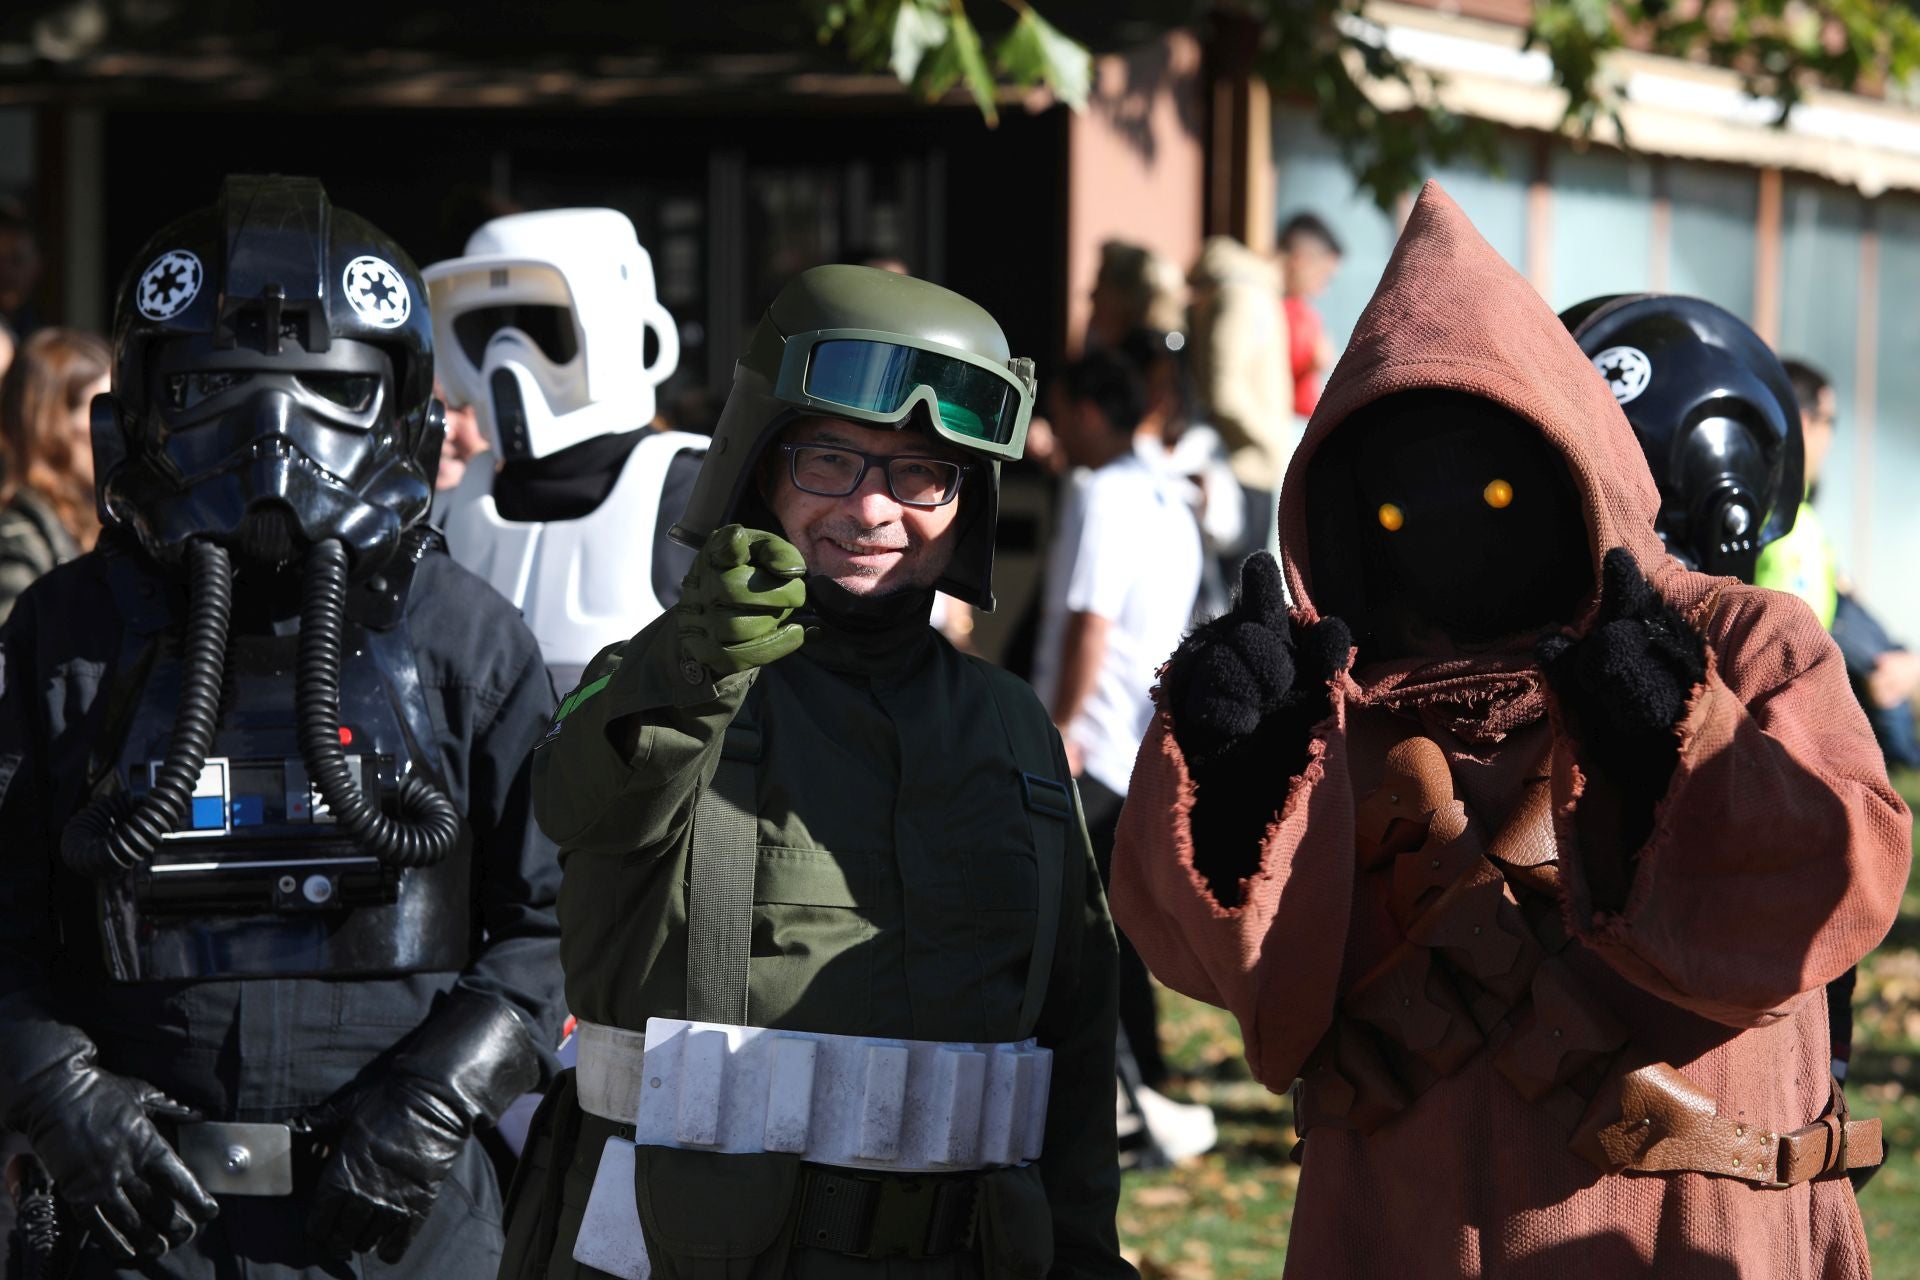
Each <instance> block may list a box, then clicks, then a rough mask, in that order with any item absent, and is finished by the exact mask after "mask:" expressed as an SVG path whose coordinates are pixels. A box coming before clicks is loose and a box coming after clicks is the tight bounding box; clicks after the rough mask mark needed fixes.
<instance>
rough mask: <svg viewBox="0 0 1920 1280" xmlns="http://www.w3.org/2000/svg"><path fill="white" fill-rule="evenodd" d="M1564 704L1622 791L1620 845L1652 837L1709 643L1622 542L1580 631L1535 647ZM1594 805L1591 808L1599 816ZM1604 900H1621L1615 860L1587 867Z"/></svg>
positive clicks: (1592, 758)
mask: <svg viewBox="0 0 1920 1280" xmlns="http://www.w3.org/2000/svg"><path fill="white" fill-rule="evenodd" d="M1536 652H1537V654H1538V656H1539V659H1540V666H1541V668H1542V670H1544V671H1545V672H1546V674H1547V681H1548V683H1549V684H1550V685H1552V687H1553V691H1554V694H1555V696H1557V697H1558V698H1559V699H1560V703H1561V707H1562V709H1563V710H1564V711H1565V712H1566V715H1565V717H1564V719H1565V721H1566V723H1567V725H1568V728H1569V729H1570V730H1571V732H1572V733H1573V735H1574V740H1575V743H1576V745H1577V749H1578V754H1579V758H1580V762H1581V765H1582V767H1583V768H1585V769H1586V770H1587V771H1588V773H1589V774H1598V775H1600V777H1601V779H1602V781H1603V783H1604V785H1603V786H1602V787H1601V788H1599V790H1598V791H1597V792H1594V793H1593V794H1594V795H1605V794H1610V793H1611V794H1616V795H1617V797H1618V805H1619V813H1618V815H1617V821H1618V825H1617V828H1615V827H1614V825H1613V820H1611V819H1609V820H1608V822H1607V823H1606V824H1605V827H1606V829H1608V830H1609V831H1610V832H1612V831H1617V844H1618V846H1619V848H1618V849H1616V850H1615V852H1617V853H1619V854H1622V855H1625V854H1630V853H1631V852H1632V851H1634V850H1637V849H1639V848H1640V846H1641V845H1643V844H1645V843H1646V840H1647V837H1648V836H1649V835H1650V834H1651V832H1652V830H1653V810H1654V807H1655V806H1656V805H1658V804H1659V802H1660V798H1661V797H1662V796H1664V795H1665V794H1666V793H1667V786H1668V784H1669V783H1670V782H1671V781H1672V780H1673V770H1674V766H1675V765H1676V764H1678V763H1679V760H1680V741H1679V737H1678V735H1677V734H1676V733H1675V732H1674V728H1675V726H1677V725H1678V724H1679V723H1680V720H1681V718H1682V717H1683V716H1684V715H1685V714H1686V710H1687V699H1688V697H1689V696H1690V695H1691V694H1692V692H1693V690H1694V689H1696V688H1698V687H1699V685H1700V682H1701V681H1703V680H1705V679H1706V678H1707V646H1706V643H1705V642H1704V641H1703V640H1701V638H1700V636H1699V635H1698V634H1697V633H1696V632H1695V631H1694V629H1693V628H1692V627H1691V626H1689V625H1688V624H1687V620H1686V619H1685V618H1682V617H1681V616H1680V615H1679V614H1678V613H1676V612H1675V611H1674V610H1673V608H1672V606H1670V605H1668V604H1667V602H1666V601H1664V600H1662V599H1661V598H1660V596H1659V594H1658V593H1657V592H1655V591H1654V589H1653V584H1652V583H1651V582H1649V581H1647V576H1646V575H1645V574H1644V573H1642V572H1640V566H1639V565H1638V564H1637V563H1635V561H1634V558H1633V555H1632V553H1631V552H1629V551H1628V550H1627V549H1626V548H1625V547H1615V548H1614V549H1613V550H1611V551H1609V552H1607V555H1606V559H1605V561H1604V562H1603V563H1602V566H1601V574H1600V612H1599V614H1598V616H1597V617H1596V618H1595V620H1594V625H1593V629H1592V630H1591V631H1589V632H1588V633H1587V634H1586V635H1584V636H1582V637H1580V638H1579V639H1577V640H1576V639H1572V638H1569V637H1567V636H1562V635H1550V636H1547V637H1545V638H1544V639H1542V640H1541V641H1540V643H1539V646H1538V648H1537V650H1536ZM1593 816H1595V815H1590V819H1591V817H1593ZM1590 872H1591V874H1592V875H1593V876H1594V877H1595V878H1596V883H1595V885H1594V886H1593V888H1594V894H1595V898H1596V902H1597V903H1598V904H1599V905H1613V904H1615V903H1616V902H1617V901H1624V895H1625V888H1626V882H1625V879H1624V878H1623V877H1621V876H1620V875H1619V874H1618V869H1616V868H1608V867H1607V866H1605V865H1604V864H1601V863H1596V864H1595V865H1594V866H1593V867H1591V868H1590Z"/></svg>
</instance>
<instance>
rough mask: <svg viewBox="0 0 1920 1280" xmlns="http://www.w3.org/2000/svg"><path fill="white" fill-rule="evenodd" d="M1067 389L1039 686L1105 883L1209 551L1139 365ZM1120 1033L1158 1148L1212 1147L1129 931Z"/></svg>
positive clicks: (1093, 375)
mask: <svg viewBox="0 0 1920 1280" xmlns="http://www.w3.org/2000/svg"><path fill="white" fill-rule="evenodd" d="M1062 384H1063V394H1062V395H1061V397H1060V400H1059V417H1058V419H1057V420H1056V422H1055V429H1056V430H1057V431H1058V433H1059V437H1060V441H1061V443H1062V445H1063V446H1064V447H1065V449H1066V450H1067V454H1068V457H1069V458H1070V460H1071V461H1072V462H1073V463H1074V465H1075V468H1076V470H1075V472H1074V476H1073V480H1072V483H1071V488H1070V490H1069V494H1068V498H1067V503H1066V509H1065V511H1064V512H1063V514H1062V516H1061V520H1060V525H1059V528H1058V530H1057V531H1056V532H1055V535H1054V540H1053V547H1052V552H1051V554H1050V555H1049V557H1048V561H1047V570H1046V578H1045V582H1044V585H1043V587H1042V593H1043V594H1042V599H1041V616H1040V638H1039V644H1038V647H1037V649H1036V650H1035V655H1034V679H1033V684H1034V690H1035V692H1037V693H1038V694H1039V695H1040V701H1041V702H1042V704H1044V705H1045V706H1046V708H1047V710H1048V712H1049V714H1051V715H1052V717H1053V722H1054V724H1055V726H1057V727H1058V728H1059V730H1060V737H1061V740H1062V741H1063V742H1064V743H1065V745H1066V749H1067V763H1068V765H1069V767H1071V768H1072V770H1073V773H1074V776H1075V778H1076V779H1077V780H1078V783H1079V787H1080V800H1081V806H1082V809H1083V811H1084V813H1085V815H1086V820H1087V835H1088V838H1089V839H1090V840H1091V842H1092V844H1093V856H1094V861H1095V863H1096V864H1097V865H1098V866H1099V869H1100V874H1101V877H1102V878H1103V879H1104V878H1106V877H1107V876H1108V875H1109V873H1110V870H1111V867H1112V861H1113V840H1114V831H1115V828H1116V827H1117V826H1118V824H1119V821H1120V806H1121V803H1122V801H1123V800H1124V799H1125V797H1126V793H1127V783H1128V780H1129V779H1130V778H1131V777H1132V774H1133V759H1134V756H1135V754H1137V753H1138V751H1139V749H1140V739H1141V738H1142V737H1143V736H1145V734H1146V731H1147V724H1148V722H1149V721H1150V720H1151V719H1152V717H1153V701H1152V697H1151V690H1152V687H1153V682H1154V676H1155V672H1156V671H1157V670H1158V668H1159V666H1160V663H1161V662H1162V661H1163V660H1164V659H1165V658H1166V655H1167V654H1168V653H1169V652H1171V647H1172V646H1174V645H1177V644H1178V643H1179V641H1180V637H1181V635H1182V634H1183V633H1184V632H1185V631H1186V628H1187V621H1188V618H1189V616H1190V614H1191V613H1192V610H1193V603H1194V599H1195V596H1196V595H1197V594H1198V592H1199V589H1200V571H1201V566H1200V561H1201V554H1202V553H1201V546H1200V530H1199V527H1198V525H1197V524H1196V522H1195V520H1194V516H1193V513H1192V511H1191V510H1190V509H1189V507H1188V505H1187V500H1186V497H1185V495H1184V493H1183V492H1182V486H1181V485H1180V484H1178V483H1177V482H1175V481H1173V480H1171V479H1170V478H1169V477H1168V475H1167V474H1166V472H1165V471H1164V470H1163V469H1161V468H1159V467H1156V466H1152V465H1149V463H1148V462H1147V461H1146V460H1145V459H1144V458H1142V457H1141V455H1140V454H1139V453H1138V452H1137V451H1136V449H1135V446H1134V438H1135V433H1136V432H1137V431H1138V430H1139V428H1140V425H1141V422H1142V420H1143V419H1145V418H1146V416H1147V412H1148V401H1147V392H1146V387H1145V385H1144V383H1143V380H1142V378H1141V376H1140V372H1139V370H1138V369H1136V368H1135V367H1134V364H1133V362H1132V361H1131V360H1129V359H1128V358H1127V356H1126V355H1125V354H1123V353H1122V352H1120V351H1094V352H1090V353H1089V354H1087V355H1085V356H1083V357H1081V359H1080V360H1078V361H1076V362H1075V363H1074V364H1072V365H1070V366H1069V367H1068V368H1067V370H1066V372H1065V375H1064V377H1063V379H1062ZM1120 1030H1121V1034H1122V1037H1123V1039H1124V1041H1125V1044H1124V1045H1123V1048H1126V1049H1130V1050H1131V1052H1132V1058H1133V1061H1134V1063H1135V1064H1137V1066H1138V1084H1135V1085H1132V1088H1131V1089H1130V1092H1132V1093H1133V1094H1134V1100H1135V1101H1137V1103H1138V1104H1139V1109H1140V1112H1141V1119H1142V1121H1143V1123H1144V1126H1145V1128H1146V1131H1147V1135H1148V1136H1150V1138H1151V1140H1152V1142H1153V1144H1154V1145H1155V1146H1156V1147H1158V1148H1159V1151H1160V1153H1162V1154H1164V1155H1165V1156H1166V1157H1168V1158H1171V1159H1178V1158H1180V1157H1182V1156H1189V1155H1198V1154H1199V1153H1200V1152H1202V1151H1205V1150H1207V1149H1208V1148H1209V1147H1211V1146H1212V1145H1213V1143H1214V1140H1215V1137H1216V1132H1215V1129H1214V1123H1213V1116H1212V1113H1211V1112H1209V1111H1208V1110H1207V1109H1206V1108H1205V1107H1198V1106H1189V1105H1183V1104H1180V1103H1176V1102H1173V1101H1172V1100H1170V1099H1167V1098H1163V1097H1161V1096H1160V1095H1159V1094H1158V1092H1156V1091H1155V1090H1154V1089H1153V1087H1152V1086H1155V1085H1158V1084H1160V1083H1161V1082H1163V1081H1164V1080H1165V1079H1166V1076H1167V1067H1166V1063H1165V1061H1164V1060H1163V1058H1162V1057H1161V1052H1160V1034H1159V1020H1158V1017H1157V1016H1156V1014H1155V1010H1154V994H1153V985H1152V981H1151V979H1149V978H1148V976H1147V968H1146V965H1145V964H1143V963H1142V962H1141V960H1140V957H1139V955H1138V954H1137V953H1136V952H1135V951H1134V950H1133V948H1132V946H1131V945H1129V944H1128V942H1127V941H1126V939H1125V938H1124V937H1123V938H1121V940H1120ZM1129 1084H1132V1082H1129ZM1143 1086H1144V1087H1143Z"/></svg>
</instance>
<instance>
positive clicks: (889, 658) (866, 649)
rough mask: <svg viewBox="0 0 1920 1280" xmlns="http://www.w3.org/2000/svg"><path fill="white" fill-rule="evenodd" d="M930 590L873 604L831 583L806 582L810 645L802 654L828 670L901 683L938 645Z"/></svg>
mask: <svg viewBox="0 0 1920 1280" xmlns="http://www.w3.org/2000/svg"><path fill="white" fill-rule="evenodd" d="M933 596H934V592H933V589H932V588H931V587H922V588H916V589H913V590H908V591H897V592H893V593H891V594H889V595H885V596H881V597H879V598H878V599H874V598H871V597H867V596H856V595H854V594H853V593H851V592H849V591H847V590H845V589H844V588H842V587H841V586H840V585H839V584H838V583H836V582H834V581H832V580H831V579H828V578H817V577H816V578H809V579H808V580H807V599H808V601H809V605H810V607H809V609H808V610H807V613H806V614H805V615H804V616H803V617H802V619H801V620H802V621H804V622H805V623H806V624H807V631H808V634H807V641H806V643H805V644H804V645H802V646H801V649H800V652H801V653H803V654H805V655H807V656H808V657H809V658H811V659H813V661H815V662H817V663H819V664H820V665H821V666H823V667H825V668H826V669H827V670H829V671H836V672H839V673H841V674H843V675H863V676H870V677H872V678H875V679H880V680H888V679H898V678H900V677H901V676H904V675H906V674H908V673H909V672H911V671H912V670H913V669H914V668H916V667H918V666H919V665H920V663H921V662H922V661H924V660H925V657H926V655H927V653H928V652H929V650H930V648H931V646H932V643H933V628H932V627H931V626H929V625H928V622H929V619H930V617H931V615H932V612H933Z"/></svg>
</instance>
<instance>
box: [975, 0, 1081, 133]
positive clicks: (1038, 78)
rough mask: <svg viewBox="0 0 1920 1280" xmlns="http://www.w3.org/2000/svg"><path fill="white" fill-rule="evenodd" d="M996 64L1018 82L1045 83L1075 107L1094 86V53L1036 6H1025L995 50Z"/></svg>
mask: <svg viewBox="0 0 1920 1280" xmlns="http://www.w3.org/2000/svg"><path fill="white" fill-rule="evenodd" d="M994 66H995V68H996V69H997V70H998V71H999V72H1000V74H1001V75H1003V76H1006V77H1007V78H1008V79H1009V80H1012V81H1013V82H1014V83H1015V84H1020V85H1030V84H1045V85H1047V86H1049V87H1050V88H1052V90H1053V94H1054V96H1055V97H1056V98H1059V99H1060V101H1062V102H1064V103H1066V104H1067V105H1068V106H1070V107H1072V108H1073V109H1074V110H1075V111H1079V110H1081V109H1083V108H1084V107H1085V106H1086V105H1087V93H1088V91H1089V90H1091V88H1092V87H1093V55H1091V54H1089V53H1088V52H1087V51H1086V49H1084V48H1083V47H1081V46H1080V45H1079V44H1077V43H1075V42H1074V41H1073V40H1071V39H1070V38H1068V37H1067V36H1064V35H1062V34H1061V33H1060V31H1059V29H1058V28H1056V27H1055V26H1054V25H1053V24H1052V23H1050V22H1048V21H1047V20H1046V19H1045V18H1042V17H1041V16H1040V15H1039V14H1038V13H1035V12H1034V11H1033V10H1032V9H1030V8H1027V9H1022V10H1021V11H1020V18H1019V20H1018V21H1016V22H1015V23H1014V24H1013V29H1012V30H1011V31H1009V32H1007V34H1006V35H1005V36H1004V37H1002V38H1001V41H1000V45H999V47H998V48H997V49H996V50H995V51H994Z"/></svg>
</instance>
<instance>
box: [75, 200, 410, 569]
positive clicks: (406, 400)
mask: <svg viewBox="0 0 1920 1280" xmlns="http://www.w3.org/2000/svg"><path fill="white" fill-rule="evenodd" d="M113 336H114V341H113V347H114V368H113V392H112V394H111V395H108V396H101V397H99V398H98V399H96V400H95V401H94V408H93V448H94V468H95V475H96V477H97V481H96V483H97V486H98V493H99V500H100V509H101V516H102V519H103V520H104V521H107V522H109V523H113V524H118V525H122V526H125V527H126V528H128V529H130V530H131V531H132V532H133V534H134V535H135V536H136V537H137V538H138V539H139V540H140V542H141V544H142V545H143V546H144V547H145V548H146V550H147V551H148V552H149V553H150V554H152V555H153V556H155V557H156V558H157V559H159V560H161V561H163V562H173V561H176V560H178V559H179V557H180V556H181V554H182V548H183V547H184V545H185V544H186V542H187V541H188V540H189V539H192V538H206V539H210V540H212V541H214V542H217V543H220V544H222V545H224V546H227V547H230V548H232V549H234V550H236V551H237V552H238V553H239V554H240V555H241V556H242V558H243V559H250V560H254V561H261V562H266V563H278V562H282V561H286V560H289V559H292V558H294V557H295V556H297V555H299V554H300V553H301V552H302V551H303V550H304V548H305V547H307V546H311V545H313V544H315V543H317V542H320V541H322V540H324V539H329V538H333V539H338V540H339V541H340V542H341V543H342V544H343V545H344V546H345V547H346V549H347V552H348V555H349V558H350V563H351V566H352V573H353V575H354V576H355V577H356V578H358V577H363V576H365V575H367V574H370V573H372V572H373V571H374V570H375V569H376V568H378V567H379V566H380V565H381V564H382V563H384V562H385V561H386V560H387V559H388V558H389V557H390V556H391V554H392V552H393V551H394V549H395V547H396V545H397V544H398V543H399V541H400V535H401V533H402V532H403V531H404V530H406V529H407V528H409V527H410V526H412V525H414V524H416V523H417V522H418V521H420V520H421V519H422V518H423V517H424V516H425V515H426V513H427V509H428V507H429V505H430V504H431V502H432V497H433V488H432V476H433V475H434V471H435V467H436V465H437V459H438V457H439V453H440V439H441V436H442V434H443V431H444V428H443V426H442V419H441V409H440V406H439V404H438V403H437V402H436V401H434V400H433V328H432V324H431V322H430V321H429V319H428V315H427V294H426V289H425V287H424V286H423V284H422V283H421V279H420V273H419V271H418V270H417V269H416V268H415V266H414V264H413V261H412V260H411V259H410V258H409V257H408V256H407V254H406V253H405V251H404V250H402V249H401V248H400V246H399V245H397V244H395V243H394V242H393V241H392V240H391V239H389V238H388V237H387V236H386V235H385V234H384V233H382V232H381V231H380V230H379V229H378V228H376V227H374V226H373V225H372V224H371V223H369V222H367V221H366V220H365V219H364V218H361V217H359V216H357V215H355V214H352V213H349V212H347V211H346V210H344V209H337V208H334V207H333V206H332V204H331V203H330V202H329V201H328V199H327V193H326V191H325V190H324V189H323V188H322V187H321V185H320V183H319V182H318V181H316V180H314V179H312V178H290V177H278V176H272V177H252V176H235V177H229V178H228V179H227V180H226V182H225V184H224V185H223V186H222V187H221V191H220V199H219V201H218V202H217V203H215V204H213V205H210V206H208V207H206V208H203V209H200V210H197V211H196V212H194V213H190V214H188V215H186V216H185V217H183V218H181V219H179V220H177V221H175V222H174V223H172V224H171V225H169V226H168V227H167V228H166V229H164V230H162V231H161V232H160V233H159V234H157V235H155V236H154V237H153V239H151V240H150V241H148V243H147V245H146V247H145V248H144V249H142V250H141V252H140V255H139V256H138V257H137V258H136V259H135V260H134V262H133V265H132V267H131V269H130V271H129V273H128V275H127V277H126V279H125V281H124V282H123V284H122V285H121V288H120V293H119V299H118V303H117V305H116V308H115V315H114V335H113Z"/></svg>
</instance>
